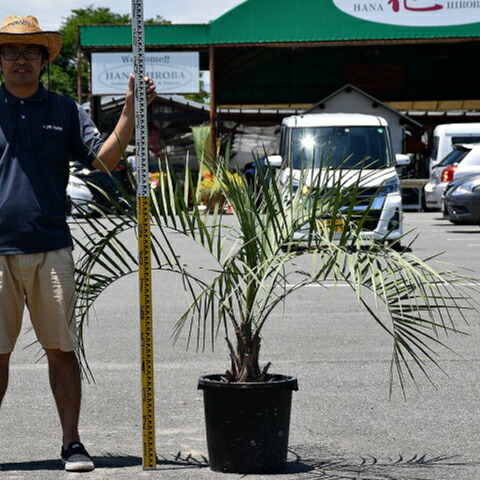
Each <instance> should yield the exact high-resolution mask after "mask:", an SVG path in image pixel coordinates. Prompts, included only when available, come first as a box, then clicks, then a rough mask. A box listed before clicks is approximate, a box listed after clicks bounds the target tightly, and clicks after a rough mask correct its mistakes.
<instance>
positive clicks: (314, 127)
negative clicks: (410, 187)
mask: <svg viewBox="0 0 480 480" xmlns="http://www.w3.org/2000/svg"><path fill="white" fill-rule="evenodd" d="M322 151H327V152H328V155H329V160H328V163H329V168H332V167H333V168H336V167H338V168H339V171H341V172H342V182H343V178H344V177H346V178H345V182H344V184H345V185H347V184H348V182H349V183H351V184H354V183H355V182H358V181H359V180H360V183H361V185H362V188H363V187H365V192H368V193H366V195H370V198H372V197H373V203H372V206H371V211H370V212H369V216H370V217H371V218H372V219H373V220H372V221H371V222H369V225H368V226H366V225H365V224H364V225H363V230H364V231H363V232H362V237H363V238H366V239H371V240H375V241H389V242H391V241H397V240H399V239H400V237H401V236H402V233H403V232H402V216H403V215H402V197H401V194H400V181H399V178H398V175H397V172H396V170H395V165H398V166H405V165H408V164H409V163H410V158H409V157H408V156H407V155H402V154H398V155H397V156H396V157H395V156H394V155H393V152H392V145H391V139H390V131H389V128H388V125H387V122H386V120H385V119H384V118H382V117H378V116H374V115H365V114H356V113H317V114H314V113H312V114H305V115H296V116H291V117H287V118H284V119H283V122H282V126H281V140H280V155H271V156H269V157H268V162H269V163H270V165H271V166H273V167H277V168H280V169H281V170H280V172H279V174H278V178H279V182H280V184H283V185H285V186H287V185H292V184H293V185H295V182H297V183H298V182H299V180H300V179H301V181H302V182H305V181H308V179H309V178H310V179H311V181H312V182H313V181H314V179H315V178H316V177H318V175H316V172H319V169H318V167H319V163H320V162H322V159H321V157H322V155H319V152H322ZM305 166H308V167H306V168H309V169H310V168H313V170H312V175H307V176H306V175H304V171H305V170H304V168H305ZM359 175H361V178H360V179H359ZM306 186H307V187H309V186H310V185H306ZM298 187H303V185H302V186H300V185H298Z"/></svg>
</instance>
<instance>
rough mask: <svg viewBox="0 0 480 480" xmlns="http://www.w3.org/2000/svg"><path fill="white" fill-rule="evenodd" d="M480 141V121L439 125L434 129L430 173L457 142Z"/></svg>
mask: <svg viewBox="0 0 480 480" xmlns="http://www.w3.org/2000/svg"><path fill="white" fill-rule="evenodd" d="M477 142H480V123H448V124H444V125H437V126H436V127H435V130H434V131H433V141H432V156H431V157H430V173H431V171H432V168H433V167H434V166H435V165H436V164H437V163H440V162H441V161H442V160H443V159H444V158H445V157H446V156H447V154H448V153H450V152H451V151H452V150H453V145H454V144H457V143H477Z"/></svg>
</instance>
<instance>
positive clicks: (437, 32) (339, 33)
mask: <svg viewBox="0 0 480 480" xmlns="http://www.w3.org/2000/svg"><path fill="white" fill-rule="evenodd" d="M353 1H354V0H352V2H353ZM436 3H438V1H437V2H436ZM470 3H472V2H470ZM370 4H371V5H375V4H376V5H385V8H386V5H387V1H386V0H374V1H372V2H371V3H370ZM476 12H478V11H477V10H476ZM472 15H475V12H473V13H472ZM79 32H80V38H79V42H80V46H81V48H83V49H87V50H94V49H97V48H108V47H110V48H119V47H129V46H131V35H132V34H131V28H130V26H129V25H85V26H80V27H79ZM472 38H477V39H478V38H480V22H477V23H471V24H466V25H456V26H443V27H438V26H435V27H419V26H415V27H413V26H412V27H409V26H398V25H387V24H382V23H376V22H371V21H367V20H363V19H360V18H357V17H354V16H352V15H348V14H347V13H344V12H343V11H341V10H340V9H338V8H337V7H336V6H335V5H334V3H333V0H247V1H245V2H243V3H241V4H240V5H238V6H237V7H235V8H233V9H231V10H230V11H228V12H227V13H225V14H224V15H222V16H220V17H218V18H217V19H216V20H214V21H212V22H210V23H208V24H186V25H147V26H146V27H145V43H146V46H147V47H162V46H165V47H174V46H178V47H184V46H193V47H195V46H199V47H201V46H207V45H222V44H223V45H225V44H227V45H228V44H236V45H241V44H262V43H264V44H282V43H305V42H311V43H325V42H334V43H336V42H366V41H380V40H389V41H402V40H407V41H411V40H428V39H472Z"/></svg>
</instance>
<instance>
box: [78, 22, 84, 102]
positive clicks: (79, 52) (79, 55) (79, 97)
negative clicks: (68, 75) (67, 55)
mask: <svg viewBox="0 0 480 480" xmlns="http://www.w3.org/2000/svg"><path fill="white" fill-rule="evenodd" d="M82 90H83V88H82V50H81V48H80V32H79V26H78V25H77V102H78V104H79V105H81V104H82Z"/></svg>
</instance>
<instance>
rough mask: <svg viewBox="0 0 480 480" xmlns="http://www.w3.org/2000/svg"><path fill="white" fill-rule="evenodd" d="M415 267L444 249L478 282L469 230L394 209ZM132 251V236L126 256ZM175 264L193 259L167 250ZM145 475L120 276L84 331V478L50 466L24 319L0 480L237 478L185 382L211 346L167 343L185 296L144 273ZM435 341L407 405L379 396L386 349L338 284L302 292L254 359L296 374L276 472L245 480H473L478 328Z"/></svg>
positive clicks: (221, 358)
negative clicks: (281, 466)
mask: <svg viewBox="0 0 480 480" xmlns="http://www.w3.org/2000/svg"><path fill="white" fill-rule="evenodd" d="M405 226H406V229H407V230H409V229H412V233H410V234H409V238H413V236H414V235H415V234H418V235H419V237H418V239H417V241H416V242H415V244H414V246H413V248H412V249H413V253H415V254H417V255H418V256H420V257H422V258H423V257H427V256H430V255H431V254H434V253H438V252H441V251H444V252H445V254H444V255H443V257H442V258H443V259H444V260H445V261H448V262H451V263H454V264H458V265H462V266H465V267H469V268H470V269H471V272H470V273H471V274H472V275H474V276H477V277H478V275H479V272H480V255H479V254H478V252H479V251H480V227H478V226H454V225H452V224H449V223H448V222H447V221H445V220H443V219H442V218H441V216H440V215H439V214H438V213H423V212H422V213H417V212H413V213H407V214H406V219H405ZM134 245H135V242H134V241H133V239H132V248H134ZM179 248H181V249H182V253H183V254H184V260H185V261H187V262H188V261H189V259H191V260H192V261H193V260H196V261H197V260H198V252H197V251H195V249H192V250H189V247H188V245H187V244H185V245H183V244H182V243H181V242H179ZM154 292H155V297H154V318H155V321H154V345H155V398H156V443H157V445H156V450H157V456H158V464H157V468H156V469H155V470H153V471H144V470H143V468H142V429H141V392H140V386H141V381H140V365H139V363H140V361H139V357H140V346H139V320H138V307H137V303H138V300H137V295H138V293H137V279H136V278H135V277H129V278H125V279H123V280H121V281H119V282H117V283H115V284H114V285H112V286H111V287H110V288H109V289H107V290H106V291H105V292H104V293H103V294H102V296H101V297H100V298H99V299H98V301H97V303H96V305H95V312H94V314H93V316H92V319H91V322H90V325H89V327H88V330H87V333H86V346H87V356H88V359H89V362H90V367H91V369H92V371H93V373H94V375H95V383H85V384H84V400H83V408H82V416H81V434H82V441H83V442H84V443H85V445H86V447H87V448H88V450H89V451H90V453H91V454H92V456H93V457H94V460H95V463H96V466H97V468H96V470H95V471H93V472H91V473H84V474H72V473H67V472H64V471H63V466H62V463H61V461H60V459H59V453H60V426H59V421H58V418H57V413H56V410H55V405H54V401H53V397H52V394H51V392H50V389H49V386H48V374H47V367H46V364H45V360H44V359H43V358H42V357H41V353H39V349H38V346H36V345H35V344H34V345H30V344H31V343H32V341H33V340H34V337H33V333H32V332H31V331H29V323H28V320H26V321H25V322H24V332H23V333H22V335H21V338H20V340H19V343H18V346H17V349H16V351H15V353H14V356H13V357H12V367H11V378H10V387H9V390H8V392H7V395H6V397H5V399H4V402H3V405H2V409H1V410H0V432H1V433H0V479H3V478H5V479H35V480H43V479H48V480H56V479H59V478H66V477H67V478H68V477H76V476H78V475H82V476H85V477H86V478H89V479H92V480H96V479H102V480H103V479H106V478H115V480H122V479H136V478H152V479H153V478H158V479H162V480H179V479H182V480H185V479H187V480H189V479H195V480H197V479H198V480H204V479H205V480H213V479H215V480H220V479H225V480H229V479H235V478H243V477H245V476H242V475H235V474H222V473H216V472H213V471H211V470H210V469H209V467H208V454H207V447H206V440H205V427H204V419H203V404H202V394H201V392H200V391H198V390H197V379H198V377H199V376H200V375H203V374H207V373H214V372H215V373H218V372H221V371H223V370H224V369H225V367H226V366H227V355H226V351H225V347H224V345H223V344H222V342H221V341H220V342H219V343H218V344H217V346H216V350H215V351H214V352H212V351H211V350H210V349H207V351H205V352H197V351H196V350H195V348H192V349H190V350H186V348H185V339H184V338H183V339H181V340H180V341H179V342H178V343H177V344H175V345H173V344H172V340H171V333H172V328H173V325H174V323H175V320H176V319H177V318H178V317H179V316H180V314H181V313H183V310H184V308H185V306H186V305H187V297H186V296H185V293H184V291H183V288H182V284H181V282H180V279H178V278H176V277H175V276H174V275H171V274H164V273H162V274H155V275H154ZM463 327H464V330H466V332H467V333H468V335H462V336H460V335H452V336H450V337H449V338H448V339H447V342H448V345H449V346H450V347H451V348H452V351H449V350H444V351H442V352H441V356H440V359H439V364H440V366H441V367H442V368H443V370H444V371H445V374H443V373H441V372H440V371H436V370H435V369H432V370H431V379H432V381H433V382H434V383H435V386H432V385H431V384H430V383H429V382H428V381H427V380H426V379H424V378H421V377H418V378H419V385H418V389H416V388H415V386H413V385H410V387H409V388H408V391H407V398H406V399H404V398H403V396H402V393H401V390H400V389H399V388H398V386H397V387H396V388H394V391H393V395H392V397H391V398H390V397H389V374H390V361H391V342H390V340H389V338H388V336H386V335H385V334H384V332H383V331H382V329H381V328H380V327H379V326H378V325H377V324H376V323H375V322H374V321H372V320H371V319H370V318H369V316H368V314H367V313H366V312H365V310H364V309H362V308H361V307H360V306H359V305H358V304H357V302H356V300H355V298H353V296H352V294H351V293H350V292H349V291H348V289H347V288H346V287H344V286H338V287H337V288H336V289H333V288H328V289H325V288H321V287H307V288H305V289H303V290H301V291H299V292H297V293H296V294H295V295H294V296H292V297H291V298H290V299H289V300H288V301H287V303H286V305H285V307H284V309H279V311H278V312H275V313H274V315H273V317H272V318H271V319H270V323H269V324H268V325H267V327H266V330H265V334H264V345H263V353H262V359H261V360H264V361H267V360H268V361H271V362H272V367H271V370H272V372H275V373H285V374H290V375H295V376H297V377H298V382H299V391H298V392H295V393H294V394H293V410H292V419H291V430H290V453H289V461H288V469H287V471H286V472H285V473H284V474H282V475H263V476H262V475H247V476H246V478H249V479H252V480H259V479H266V478H268V479H271V478H280V479H282V480H290V479H299V480H317V479H318V480H323V479H325V480H326V479H345V480H354V479H358V480H367V479H368V480H479V479H480V460H479V456H480V431H479V421H478V418H479V413H480V405H479V398H480V351H479V340H480V331H479V324H478V323H476V322H475V321H474V322H472V323H471V324H470V325H468V326H467V325H464V326H463Z"/></svg>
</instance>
